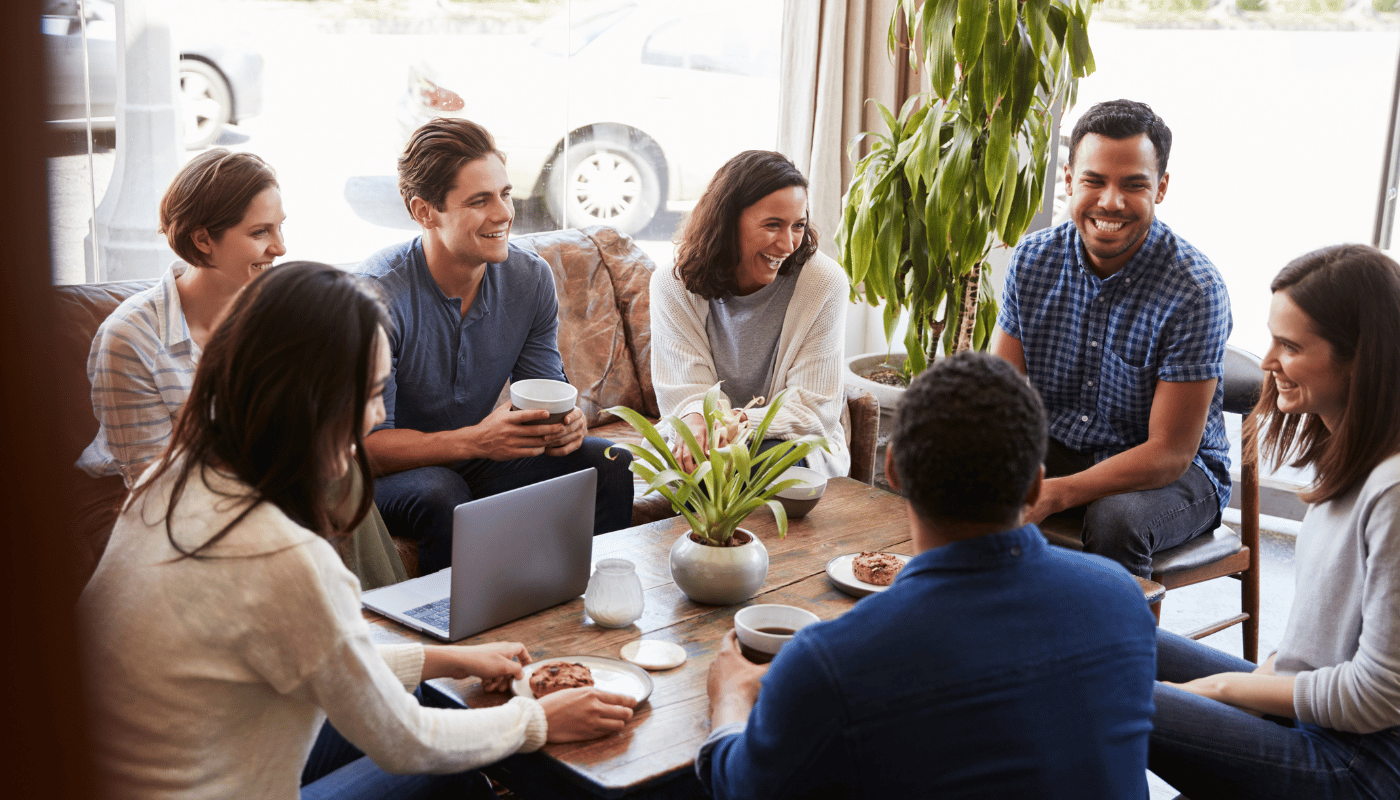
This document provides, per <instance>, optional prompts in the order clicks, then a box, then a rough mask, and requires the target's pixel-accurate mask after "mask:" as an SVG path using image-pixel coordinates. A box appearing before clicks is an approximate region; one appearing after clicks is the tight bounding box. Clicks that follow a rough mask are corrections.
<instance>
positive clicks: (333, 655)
mask: <svg viewBox="0 0 1400 800" xmlns="http://www.w3.org/2000/svg"><path fill="white" fill-rule="evenodd" d="M387 320H388V317H387V314H386V312H385V310H384V307H383V304H382V303H381V302H380V301H379V300H378V299H377V298H375V297H374V296H372V295H371V294H370V293H369V292H368V291H367V290H366V288H365V284H363V283H362V282H361V280H360V279H359V278H357V277H356V276H352V275H350V274H348V273H345V272H342V271H340V270H337V269H335V268H334V267H330V266H327V265H324V264H313V263H310V262H299V263H295V264H288V265H286V266H283V267H281V268H279V269H277V270H273V271H271V272H268V273H267V274H266V275H263V276H261V277H260V278H258V279H257V280H255V281H254V282H253V283H252V284H251V285H250V286H249V287H248V289H247V290H246V291H245V292H244V293H243V294H242V295H241V297H240V298H239V299H238V300H237V301H236V302H235V303H234V306H233V307H232V309H231V310H230V311H229V314H228V317H227V319H225V320H224V321H223V323H222V324H221V325H220V326H219V327H218V328H217V329H216V330H215V331H214V332H213V333H212V335H211V336H210V338H209V339H208V342H207V344H206V346H205V348H204V356H203V358H202V360H201V361H200V365H199V369H198V371H197V372H196V374H195V378H194V383H193V386H192V387H191V389H190V398H189V402H187V403H186V404H185V405H184V408H183V410H182V412H181V414H180V417H179V420H178V421H177V422H176V424H175V429H174V434H173V438H172V442H171V446H170V447H169V448H168V449H166V450H165V451H164V453H163V454H162V455H161V456H160V458H159V460H158V461H157V462H156V464H155V465H154V466H153V467H152V468H151V469H150V470H148V471H147V472H146V473H145V474H144V475H143V476H142V478H141V480H140V482H139V483H138V484H137V486H136V487H135V489H134V490H133V491H132V494H131V496H130V498H129V499H128V501H127V503H126V506H125V508H124V509H123V511H122V514H121V517H120V518H119V519H118V522H117V526H116V528H115V530H114V531H113V533H112V538H111V541H110V543H109V544H108V547H107V549H106V551H105V552H104V554H103V556H102V560H101V562H100V563H99V564H98V567H97V571H96V572H95V573H94V574H93V577H92V580H91V581H90V582H89V583H88V585H87V588H86V589H85V590H84V592H83V595H82V598H81V600H80V603H79V610H80V613H81V618H82V620H83V622H84V628H85V639H84V641H85V642H87V643H88V645H89V648H88V652H87V667H88V671H87V674H88V675H89V676H90V679H91V680H92V689H93V691H92V692H91V697H92V701H93V703H94V704H95V706H96V708H97V712H98V713H97V714H96V715H95V716H96V723H95V724H96V735H95V736H94V737H93V738H92V741H93V743H94V746H95V747H96V750H97V755H98V760H99V763H100V764H101V766H102V769H103V772H104V777H105V778H106V779H107V787H106V788H107V790H108V795H109V796H114V797H150V796H157V795H158V796H160V797H171V798H175V797H205V796H209V795H210V794H211V793H213V794H218V795H219V796H223V797H282V798H293V797H296V796H297V793H298V787H299V785H300V784H301V783H302V779H303V775H304V774H303V766H304V764H305V763H306V762H307V758H308V753H309V752H311V750H312V742H313V740H314V739H315V738H316V734H317V730H318V728H320V726H321V722H322V720H323V719H327V718H328V719H329V721H330V722H331V723H332V724H334V726H335V730H337V731H339V732H340V733H341V734H343V735H344V738H345V739H347V740H349V742H353V743H354V746H355V747H356V748H358V749H359V750H362V751H363V752H364V753H367V754H368V755H369V759H372V762H371V761H370V760H368V759H366V758H363V757H355V758H348V757H347V758H340V759H325V758H321V757H320V754H314V757H313V763H314V764H315V768H314V769H313V770H311V774H307V775H305V776H304V777H305V778H307V779H309V780H310V782H309V783H307V785H306V787H305V789H304V790H303V795H302V796H303V797H311V796H318V797H319V796H335V797H341V798H345V797H413V796H436V795H435V794H433V793H434V792H437V791H439V790H442V791H443V792H447V791H450V792H451V795H450V796H452V797H478V796H479V797H482V798H493V797H494V796H495V795H494V793H493V792H491V790H490V789H489V787H488V786H487V785H486V783H485V781H484V779H482V778H481V777H480V776H479V775H476V774H472V773H468V774H457V775H454V776H451V777H450V778H449V779H446V784H450V786H447V785H444V779H441V778H431V777H422V776H418V777H414V776H411V775H389V774H387V773H386V772H384V771H382V770H391V771H393V772H397V773H460V772H461V771H462V770H470V769H474V768H476V767H480V766H483V765H486V764H489V763H492V762H494V761H497V760H499V759H501V758H504V757H505V756H508V755H510V754H512V753H515V752H519V751H525V750H534V749H537V748H538V747H540V746H541V745H543V744H544V742H545V741H546V740H548V741H572V740H577V739H584V738H590V737H592V736H597V735H601V734H603V733H606V732H611V731H615V730H618V729H620V728H621V727H622V726H623V724H625V722H626V720H627V719H628V718H630V716H631V713H632V712H631V709H630V706H631V705H633V703H632V701H631V700H630V699H629V698H625V697H621V696H618V695H612V694H609V693H606V692H602V691H600V690H597V689H594V688H592V687H590V688H588V689H581V690H569V691H567V692H558V693H556V694H552V695H549V696H547V697H545V698H544V699H543V700H540V701H536V700H534V699H530V698H521V697H517V698H514V699H512V700H511V701H510V702H509V703H507V704H506V705H504V706H501V707H498V708H490V709H482V710H460V709H437V708H425V707H423V706H421V705H419V704H418V702H417V701H416V700H415V699H414V697H413V695H412V694H410V693H409V692H408V691H406V689H411V688H412V687H413V686H415V685H416V684H418V683H419V682H420V681H422V680H425V679H428V678H434V677H455V678H465V677H468V676H476V677H479V678H481V679H483V680H484V681H485V682H486V683H487V684H488V685H490V686H493V687H495V688H500V687H503V686H504V685H505V683H506V682H507V681H509V680H510V679H511V678H515V677H519V676H520V674H521V668H520V667H521V664H523V663H527V662H528V661H529V655H528V653H527V651H526V650H525V648H524V646H523V645H520V644H518V643H513V642H495V643H491V644H485V645H478V646H468V647H425V646H422V645H416V644H412V645H398V646H381V647H377V648H376V647H375V645H373V644H372V643H371V642H370V632H369V627H368V625H367V624H366V623H365V621H364V619H363V618H362V616H361V612H360V604H359V589H358V585H357V583H356V581H355V577H354V576H353V575H351V574H350V572H349V571H348V570H346V569H345V567H344V565H343V564H342V563H341V561H340V559H339V558H338V557H337V555H336V552H335V549H334V548H333V547H332V546H331V545H330V543H329V542H330V541H332V540H334V539H335V538H336V537H337V536H339V535H340V534H339V533H338V531H339V530H340V526H339V525H338V523H337V519H336V517H337V515H336V510H335V509H334V508H332V506H331V504H330V502H329V501H328V486H329V484H330V483H331V482H332V481H336V480H338V479H340V478H341V477H342V476H344V475H345V474H346V473H347V472H350V471H356V472H358V473H359V474H360V476H361V478H362V479H363V480H364V482H365V485H367V486H368V485H370V471H369V464H368V462H367V460H366V458H365V453H364V436H365V434H366V433H367V432H368V431H369V429H370V428H371V427H372V426H373V425H375V424H376V423H377V422H379V421H380V420H382V419H383V418H384V401H383V396H382V393H383V388H384V383H385V381H386V380H387V376H388V373H389V348H388V339H387V334H386V332H385V326H386V324H387ZM370 496H371V495H370V494H368V493H362V494H361V496H360V498H359V503H358V508H357V509H356V511H355V516H356V518H359V517H363V516H364V515H365V514H366V513H367V512H368V510H369V508H370V500H369V498H370ZM556 697H558V698H559V699H557V700H556V699H554V698H556ZM323 738H324V737H323ZM342 749H344V748H342ZM350 756H352V757H353V756H359V753H358V752H357V751H352V752H351V753H350ZM376 765H377V766H376ZM381 768H382V769H381ZM323 773H324V774H323ZM474 792H475V793H474Z"/></svg>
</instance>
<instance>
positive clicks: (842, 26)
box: [778, 0, 919, 355]
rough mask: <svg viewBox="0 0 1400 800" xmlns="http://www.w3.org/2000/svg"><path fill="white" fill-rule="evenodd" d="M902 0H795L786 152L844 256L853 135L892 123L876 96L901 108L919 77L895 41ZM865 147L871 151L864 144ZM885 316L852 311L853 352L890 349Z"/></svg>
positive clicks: (787, 49)
mask: <svg viewBox="0 0 1400 800" xmlns="http://www.w3.org/2000/svg"><path fill="white" fill-rule="evenodd" d="M896 4H897V2H896V0H787V1H786V2H785V3H784V9H783V51H782V68H781V69H782V71H781V83H780V85H781V87H782V90H781V98H780V100H779V104H780V109H779V111H780V113H779V116H778V150H779V151H780V152H782V153H783V154H784V155H786V156H787V157H788V158H791V159H792V160H793V163H795V164H796V165H797V168H798V169H800V170H802V174H803V175H806V176H807V180H808V183H809V184H810V192H809V199H810V204H811V220H812V224H814V225H815V226H816V228H817V231H818V232H819V233H820V235H821V248H822V250H823V251H824V252H826V253H827V254H829V255H831V256H832V257H833V258H835V257H837V256H838V253H837V251H836V248H835V245H834V242H833V237H834V236H835V234H836V228H837V225H838V223H839V221H840V219H841V195H842V194H843V193H844V192H845V190H846V184H847V182H849V181H850V178H851V171H852V164H851V161H850V159H849V158H848V157H847V147H848V145H849V144H850V142H851V140H852V139H853V138H855V137H856V136H857V135H858V134H860V133H861V132H862V131H879V130H882V129H883V128H884V127H885V124H884V122H883V121H882V120H881V119H880V112H879V110H878V109H877V108H876V107H875V105H874V104H873V103H867V102H866V101H867V99H872V98H873V99H876V100H879V101H880V102H882V103H884V104H885V105H886V106H887V107H889V108H890V110H892V111H894V112H895V113H899V108H900V106H902V105H903V104H904V100H905V98H907V97H908V96H909V95H910V94H911V93H912V92H915V91H918V90H919V77H918V75H917V74H915V73H913V72H912V71H911V70H910V69H909V60H908V58H907V56H900V57H899V58H897V59H896V58H895V57H892V56H891V55H890V53H889V48H888V46H887V41H886V40H887V36H888V33H889V21H890V17H891V16H893V14H894V9H895V6H896ZM861 152H862V153H864V152H865V149H864V148H862V151H861ZM884 338H885V337H884V334H883V332H882V331H881V329H880V315H879V312H878V311H876V310H875V309H872V308H870V307H869V306H865V305H856V306H853V307H852V308H851V309H850V311H849V314H848V316H847V325H846V352H847V354H849V355H854V354H856V353H863V352H869V351H874V350H882V349H884V347H885V340H884Z"/></svg>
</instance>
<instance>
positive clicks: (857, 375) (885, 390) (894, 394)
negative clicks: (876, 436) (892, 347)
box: [846, 353, 904, 416]
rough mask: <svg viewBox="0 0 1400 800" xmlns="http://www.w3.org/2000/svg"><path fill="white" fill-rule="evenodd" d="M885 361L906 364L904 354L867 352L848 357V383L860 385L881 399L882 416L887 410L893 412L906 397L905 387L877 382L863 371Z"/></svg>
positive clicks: (895, 364) (897, 365)
mask: <svg viewBox="0 0 1400 800" xmlns="http://www.w3.org/2000/svg"><path fill="white" fill-rule="evenodd" d="M884 363H888V364H890V365H891V366H895V367H899V366H902V365H903V364H904V354H903V353H865V354H863V355H858V356H851V357H850V358H848V359H846V383H849V384H850V385H852V386H859V387H860V388H862V389H865V390H867V391H869V392H870V393H871V394H873V395H875V399H876V400H879V401H880V413H881V416H883V415H884V413H885V411H886V410H888V411H889V412H890V413H891V414H893V413H894V410H895V409H896V408H899V401H900V400H901V399H902V398H903V397H904V387H903V386H887V385H885V384H883V383H876V382H875V381H872V380H870V379H869V378H866V377H865V376H864V375H862V374H861V373H863V372H869V371H871V370H872V369H874V368H875V367H877V366H879V365H880V364H884Z"/></svg>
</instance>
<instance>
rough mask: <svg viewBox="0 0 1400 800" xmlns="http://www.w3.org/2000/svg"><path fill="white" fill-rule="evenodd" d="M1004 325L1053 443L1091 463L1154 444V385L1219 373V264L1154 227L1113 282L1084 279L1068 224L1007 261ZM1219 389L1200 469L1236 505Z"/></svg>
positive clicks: (1225, 325)
mask: <svg viewBox="0 0 1400 800" xmlns="http://www.w3.org/2000/svg"><path fill="white" fill-rule="evenodd" d="M997 324H998V325H1000V326H1001V328H1002V330H1004V331H1006V333H1008V334H1010V335H1011V336H1014V337H1015V338H1017V339H1019V340H1020V341H1021V345H1022V347H1023V348H1024V350H1025V355H1026V373H1027V374H1028V375H1029V376H1030V380H1031V384H1032V385H1034V386H1035V388H1036V389H1037V390H1038V391H1039V392H1040V396H1041V399H1042V400H1044V402H1045V410H1046V413H1047V415H1048V416H1049V422H1050V435H1051V436H1052V437H1054V438H1055V439H1057V440H1058V441H1060V442H1061V443H1063V444H1064V445H1065V446H1067V447H1069V448H1070V449H1072V450H1076V451H1078V452H1081V453H1087V454H1091V455H1092V456H1093V457H1094V460H1095V462H1098V461H1102V460H1104V459H1105V458H1108V457H1110V456H1114V455H1117V454H1118V453H1121V452H1123V451H1124V450H1127V449H1129V448H1131V447H1136V446H1137V445H1140V444H1142V443H1143V442H1145V441H1147V425H1148V419H1149V417H1150V416H1151V412H1152V399H1153V395H1154V393H1155V391H1156V387H1157V382H1158V381H1203V380H1209V379H1211V378H1215V379H1217V380H1219V379H1220V378H1221V376H1222V375H1223V374H1224V361H1225V341H1226V339H1228V338H1229V336H1230V329H1231V326H1232V322H1231V318H1230V298H1229V294H1228V293H1227V292H1226V289H1225V283H1224V281H1223V280H1222V279H1221V277H1220V273H1219V272H1218V271H1217V270H1216V269H1215V265H1213V264H1211V263H1210V261H1209V260H1208V259H1207V258H1206V257H1205V256H1204V255H1202V254H1201V253H1200V252H1199V251H1197V250H1196V249H1195V248H1194V247H1192V246H1191V245H1190V244H1188V243H1187V242H1186V241H1185V240H1183V239H1181V238H1180V237H1179V236H1177V235H1176V234H1174V233H1172V231H1171V229H1170V228H1168V227H1167V226H1166V225H1165V224H1163V223H1162V221H1161V220H1154V221H1153V223H1152V227H1151V229H1150V230H1149V231H1148V233H1147V239H1146V241H1144V242H1143V244H1142V247H1141V248H1140V249H1139V250H1138V251H1137V253H1135V254H1134V255H1133V257H1132V259H1130V260H1129V261H1128V263H1127V264H1125V265H1124V266H1123V268H1122V269H1121V270H1119V271H1118V272H1117V273H1115V274H1114V275H1112V276H1110V277H1109V278H1108V279H1107V280H1100V279H1099V277H1098V276H1097V275H1095V274H1094V272H1093V271H1092V270H1091V269H1090V268H1089V264H1088V262H1087V260H1086V258H1085V256H1084V252H1083V247H1082V245H1081V243H1080V238H1079V231H1078V230H1077V229H1076V228H1075V226H1074V223H1073V222H1067V223H1065V224H1063V225H1060V226H1059V227H1056V228H1052V229H1048V230H1044V231H1038V232H1036V233H1033V234H1030V235H1028V236H1027V237H1026V238H1025V239H1024V240H1022V242H1021V244H1020V245H1018V246H1017V248H1016V251H1015V253H1013V254H1012V256H1011V264H1010V267H1009V268H1008V271H1007V275H1006V287H1005V290H1004V292H1003V296H1002V304H1001V314H1000V316H999V317H998V319H997ZM1223 398H1224V385H1223V382H1220V383H1217V384H1216V387H1215V396H1214V397H1213V398H1211V402H1210V412H1209V416H1208V417H1207V419H1206V428H1205V433H1204V434H1203V435H1202V437H1201V446H1200V449H1199V450H1197V452H1196V457H1195V459H1194V463H1196V464H1198V465H1200V467H1201V468H1202V469H1204V470H1205V472H1206V475H1208V476H1209V477H1210V479H1211V481H1212V482H1214V483H1215V485H1216V488H1217V489H1218V490H1219V497H1220V505H1221V508H1224V506H1225V503H1226V502H1227V501H1228V500H1229V498H1230V474H1229V443H1228V441H1227V440H1226V438H1225V421H1224V417H1223V414H1222V411H1221V402H1222V399H1223Z"/></svg>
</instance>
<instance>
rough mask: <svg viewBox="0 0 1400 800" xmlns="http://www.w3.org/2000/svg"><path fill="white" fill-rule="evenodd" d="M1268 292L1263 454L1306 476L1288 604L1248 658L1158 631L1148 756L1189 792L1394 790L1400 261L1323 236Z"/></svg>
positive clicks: (1399, 591)
mask: <svg viewBox="0 0 1400 800" xmlns="http://www.w3.org/2000/svg"><path fill="white" fill-rule="evenodd" d="M1271 289H1272V291H1273V302H1272V304H1271V306H1270V310H1269V331H1270V333H1271V334H1272V338H1273V344H1272V345H1271V346H1270V348H1269V352H1268V354H1267V355H1266V357H1265V358H1264V369H1265V370H1266V371H1267V372H1268V376H1267V377H1266V378H1265V381H1264V391H1263V395H1262V396H1261V397H1260V400H1259V404H1258V405H1257V406H1256V407H1255V409H1254V413H1255V414H1257V415H1258V416H1259V419H1260V431H1261V437H1262V446H1263V451H1264V453H1265V455H1266V456H1268V457H1270V458H1272V459H1273V461H1274V462H1275V463H1276V464H1277V463H1282V462H1283V461H1286V460H1289V459H1291V461H1290V463H1291V464H1292V465H1293V466H1297V467H1311V468H1312V469H1313V470H1314V472H1315V476H1316V477H1315V480H1314V483H1313V484H1312V486H1311V487H1310V488H1309V489H1308V490H1307V491H1306V492H1304V493H1303V494H1302V497H1303V499H1304V500H1306V501H1307V502H1309V503H1310V504H1311V505H1310V507H1309V508H1308V513H1307V515H1306V516H1305V517H1304V518H1303V525H1302V529H1301V531H1300V533H1299V535H1298V543H1297V554H1296V559H1297V560H1296V563H1297V591H1296V595H1295V597H1294V600H1293V609H1292V612H1291V613H1290V615H1289V618H1288V624H1287V627H1286V628H1285V630H1284V634H1283V640H1282V642H1281V643H1280V644H1279V648H1278V651H1277V652H1276V653H1274V654H1273V655H1272V656H1270V657H1269V658H1268V659H1266V660H1265V661H1264V663H1263V664H1260V665H1258V666H1256V665H1254V664H1251V663H1249V662H1247V661H1243V660H1240V659H1237V658H1233V657H1231V656H1228V655H1225V654H1223V653H1220V652H1218V651H1216V650H1213V649H1211V648H1209V647H1206V646H1204V645H1201V644H1197V643H1195V642H1192V641H1190V640H1187V639H1183V638H1182V637H1179V636H1174V635H1172V634H1169V633H1163V632H1160V631H1159V633H1158V639H1157V671H1158V678H1159V679H1160V680H1162V681H1166V682H1165V683H1159V684H1158V686H1157V690H1156V692H1155V696H1154V701H1155V703H1156V706H1157V713H1156V715H1155V716H1154V717H1153V726H1154V728H1153V731H1152V738H1151V745H1150V753H1149V767H1150V768H1151V769H1152V771H1153V772H1155V773H1157V774H1158V775H1159V776H1161V777H1162V778H1163V779H1164V780H1166V781H1167V782H1168V783H1170V784H1171V785H1172V786H1174V787H1176V788H1177V789H1178V790H1179V791H1181V792H1183V793H1184V794H1186V795H1188V796H1189V797H1191V798H1192V800H1205V798H1212V797H1217V798H1247V797H1258V798H1271V799H1272V798H1308V800H1312V799H1313V798H1322V797H1332V798H1340V797H1346V798H1352V797H1355V798H1382V797H1385V798H1393V797H1400V391H1398V390H1400V265H1397V264H1396V263H1395V262H1394V261H1392V260H1391V259H1389V258H1387V257H1386V256H1385V255H1383V254H1382V253H1381V252H1379V251H1378V250H1375V249H1373V248H1370V247H1366V246H1364V245H1341V246H1337V247H1329V248H1325V249H1322V250H1318V251H1315V252H1312V253H1308V254H1307V255H1305V256H1302V257H1301V258H1298V259H1296V260H1294V261H1293V262H1292V263H1290V264H1289V265H1288V266H1287V267H1284V269H1283V271H1282V272H1280V273H1279V274H1278V277H1276V278H1275V279H1274V282H1273V284H1272V286H1271Z"/></svg>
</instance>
